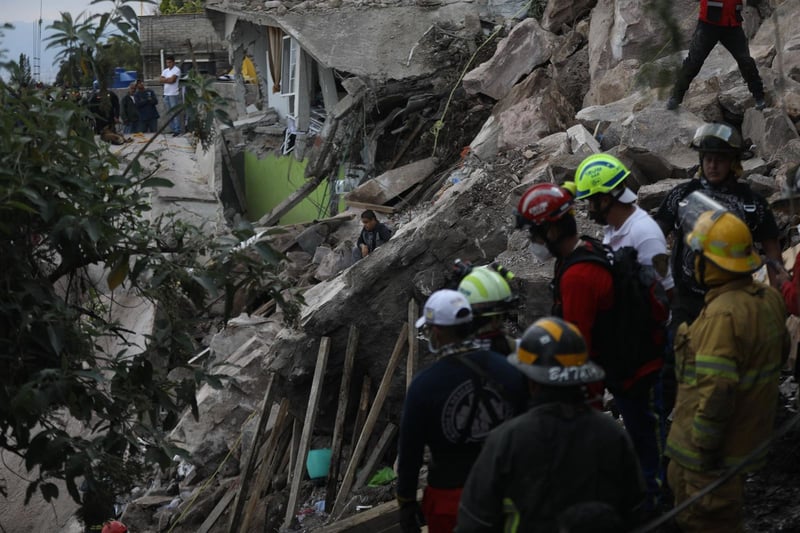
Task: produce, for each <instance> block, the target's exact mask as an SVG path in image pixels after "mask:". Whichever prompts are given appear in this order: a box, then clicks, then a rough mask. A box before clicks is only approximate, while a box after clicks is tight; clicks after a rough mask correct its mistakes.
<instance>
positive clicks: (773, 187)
mask: <svg viewBox="0 0 800 533" xmlns="http://www.w3.org/2000/svg"><path fill="white" fill-rule="evenodd" d="M744 181H745V182H746V183H747V184H749V185H750V188H751V189H753V191H755V192H757V193H758V194H760V195H761V196H763V197H764V198H769V197H770V196H772V195H773V194H775V193H776V192H778V191H780V187H778V184H777V183H775V179H774V178H771V177H769V176H764V175H763V174H750V175H748V176H747V178H745V180H744Z"/></svg>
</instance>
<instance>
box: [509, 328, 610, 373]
mask: <svg viewBox="0 0 800 533" xmlns="http://www.w3.org/2000/svg"><path fill="white" fill-rule="evenodd" d="M508 362H509V363H511V364H512V365H514V366H515V367H517V368H518V369H519V370H520V371H521V372H522V373H523V374H525V375H526V376H528V378H530V379H531V380H533V381H535V382H537V383H541V384H543V385H551V386H555V387H568V386H574V385H581V384H584V383H594V382H596V381H601V380H602V379H603V378H604V377H605V372H603V369H602V368H600V367H599V366H598V365H597V364H595V363H593V362H592V361H589V354H588V353H587V351H586V342H584V340H583V335H581V332H580V331H578V328H577V327H575V326H574V325H572V324H570V323H569V322H567V321H565V320H563V319H561V318H557V317H545V318H540V319H539V320H537V321H536V322H534V323H533V324H531V325H530V327H528V329H526V330H525V333H524V334H523V335H522V339H520V343H519V346H518V347H517V351H516V353H512V354H511V355H509V356H508Z"/></svg>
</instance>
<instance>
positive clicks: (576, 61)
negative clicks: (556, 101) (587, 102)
mask: <svg viewBox="0 0 800 533" xmlns="http://www.w3.org/2000/svg"><path fill="white" fill-rule="evenodd" d="M584 43H585V37H584V36H583V35H582V34H580V33H578V32H577V31H576V32H572V33H570V34H569V36H568V37H567V39H566V40H565V42H564V44H563V46H562V48H560V49H559V50H558V52H560V53H561V54H562V55H561V56H560V57H559V58H558V61H556V58H555V53H554V57H553V59H552V60H551V61H552V63H553V79H554V80H555V83H556V84H557V85H558V86H559V87H561V90H562V92H563V93H564V95H566V97H567V100H568V101H569V103H570V104H571V105H572V107H573V108H574V109H580V108H581V107H582V106H583V99H584V97H585V96H586V93H588V92H589V89H590V81H591V80H590V79H589V50H588V49H587V48H586V46H583V45H584ZM575 46H578V48H577V49H575V50H574V51H573V47H575Z"/></svg>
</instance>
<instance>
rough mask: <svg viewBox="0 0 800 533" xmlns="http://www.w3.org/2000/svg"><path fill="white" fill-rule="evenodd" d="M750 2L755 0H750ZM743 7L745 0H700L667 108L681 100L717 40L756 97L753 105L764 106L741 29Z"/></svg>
mask: <svg viewBox="0 0 800 533" xmlns="http://www.w3.org/2000/svg"><path fill="white" fill-rule="evenodd" d="M751 3H754V2H752V0H751ZM743 7H744V0H700V14H699V16H698V21H697V26H696V27H695V30H694V35H692V42H691V43H690V44H689V55H688V56H686V59H684V60H683V64H682V65H681V69H680V71H679V72H678V79H677V80H676V81H675V86H674V87H673V89H672V96H670V98H669V100H668V101H667V109H669V110H674V109H677V108H678V106H679V105H680V104H681V102H683V96H684V95H685V94H686V91H687V90H688V89H689V85H690V84H691V83H692V80H693V79H694V77H695V76H697V74H698V73H699V72H700V69H701V68H703V63H704V62H705V60H706V58H707V57H708V54H710V53H711V50H713V49H714V47H715V46H716V45H717V43H722V46H724V47H725V48H726V49H727V50H728V52H730V54H731V55H732V56H733V59H735V60H736V64H737V65H739V71H740V72H741V73H742V77H743V78H744V81H745V82H747V88H748V89H750V92H751V93H752V94H753V98H754V99H755V108H756V109H758V110H761V109H764V108H765V107H766V105H767V104H766V102H765V101H764V83H763V82H762V81H761V76H760V75H759V73H758V67H757V66H756V62H755V60H754V59H753V58H752V56H750V49H749V46H748V44H747V36H746V35H745V34H744V30H743V29H742V9H743Z"/></svg>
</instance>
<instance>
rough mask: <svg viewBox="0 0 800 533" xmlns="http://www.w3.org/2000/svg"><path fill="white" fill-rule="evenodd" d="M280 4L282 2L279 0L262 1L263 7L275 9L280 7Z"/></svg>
mask: <svg viewBox="0 0 800 533" xmlns="http://www.w3.org/2000/svg"><path fill="white" fill-rule="evenodd" d="M282 5H283V2H281V1H280V0H267V1H266V2H264V9H275V8H278V7H281V6H282Z"/></svg>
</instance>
